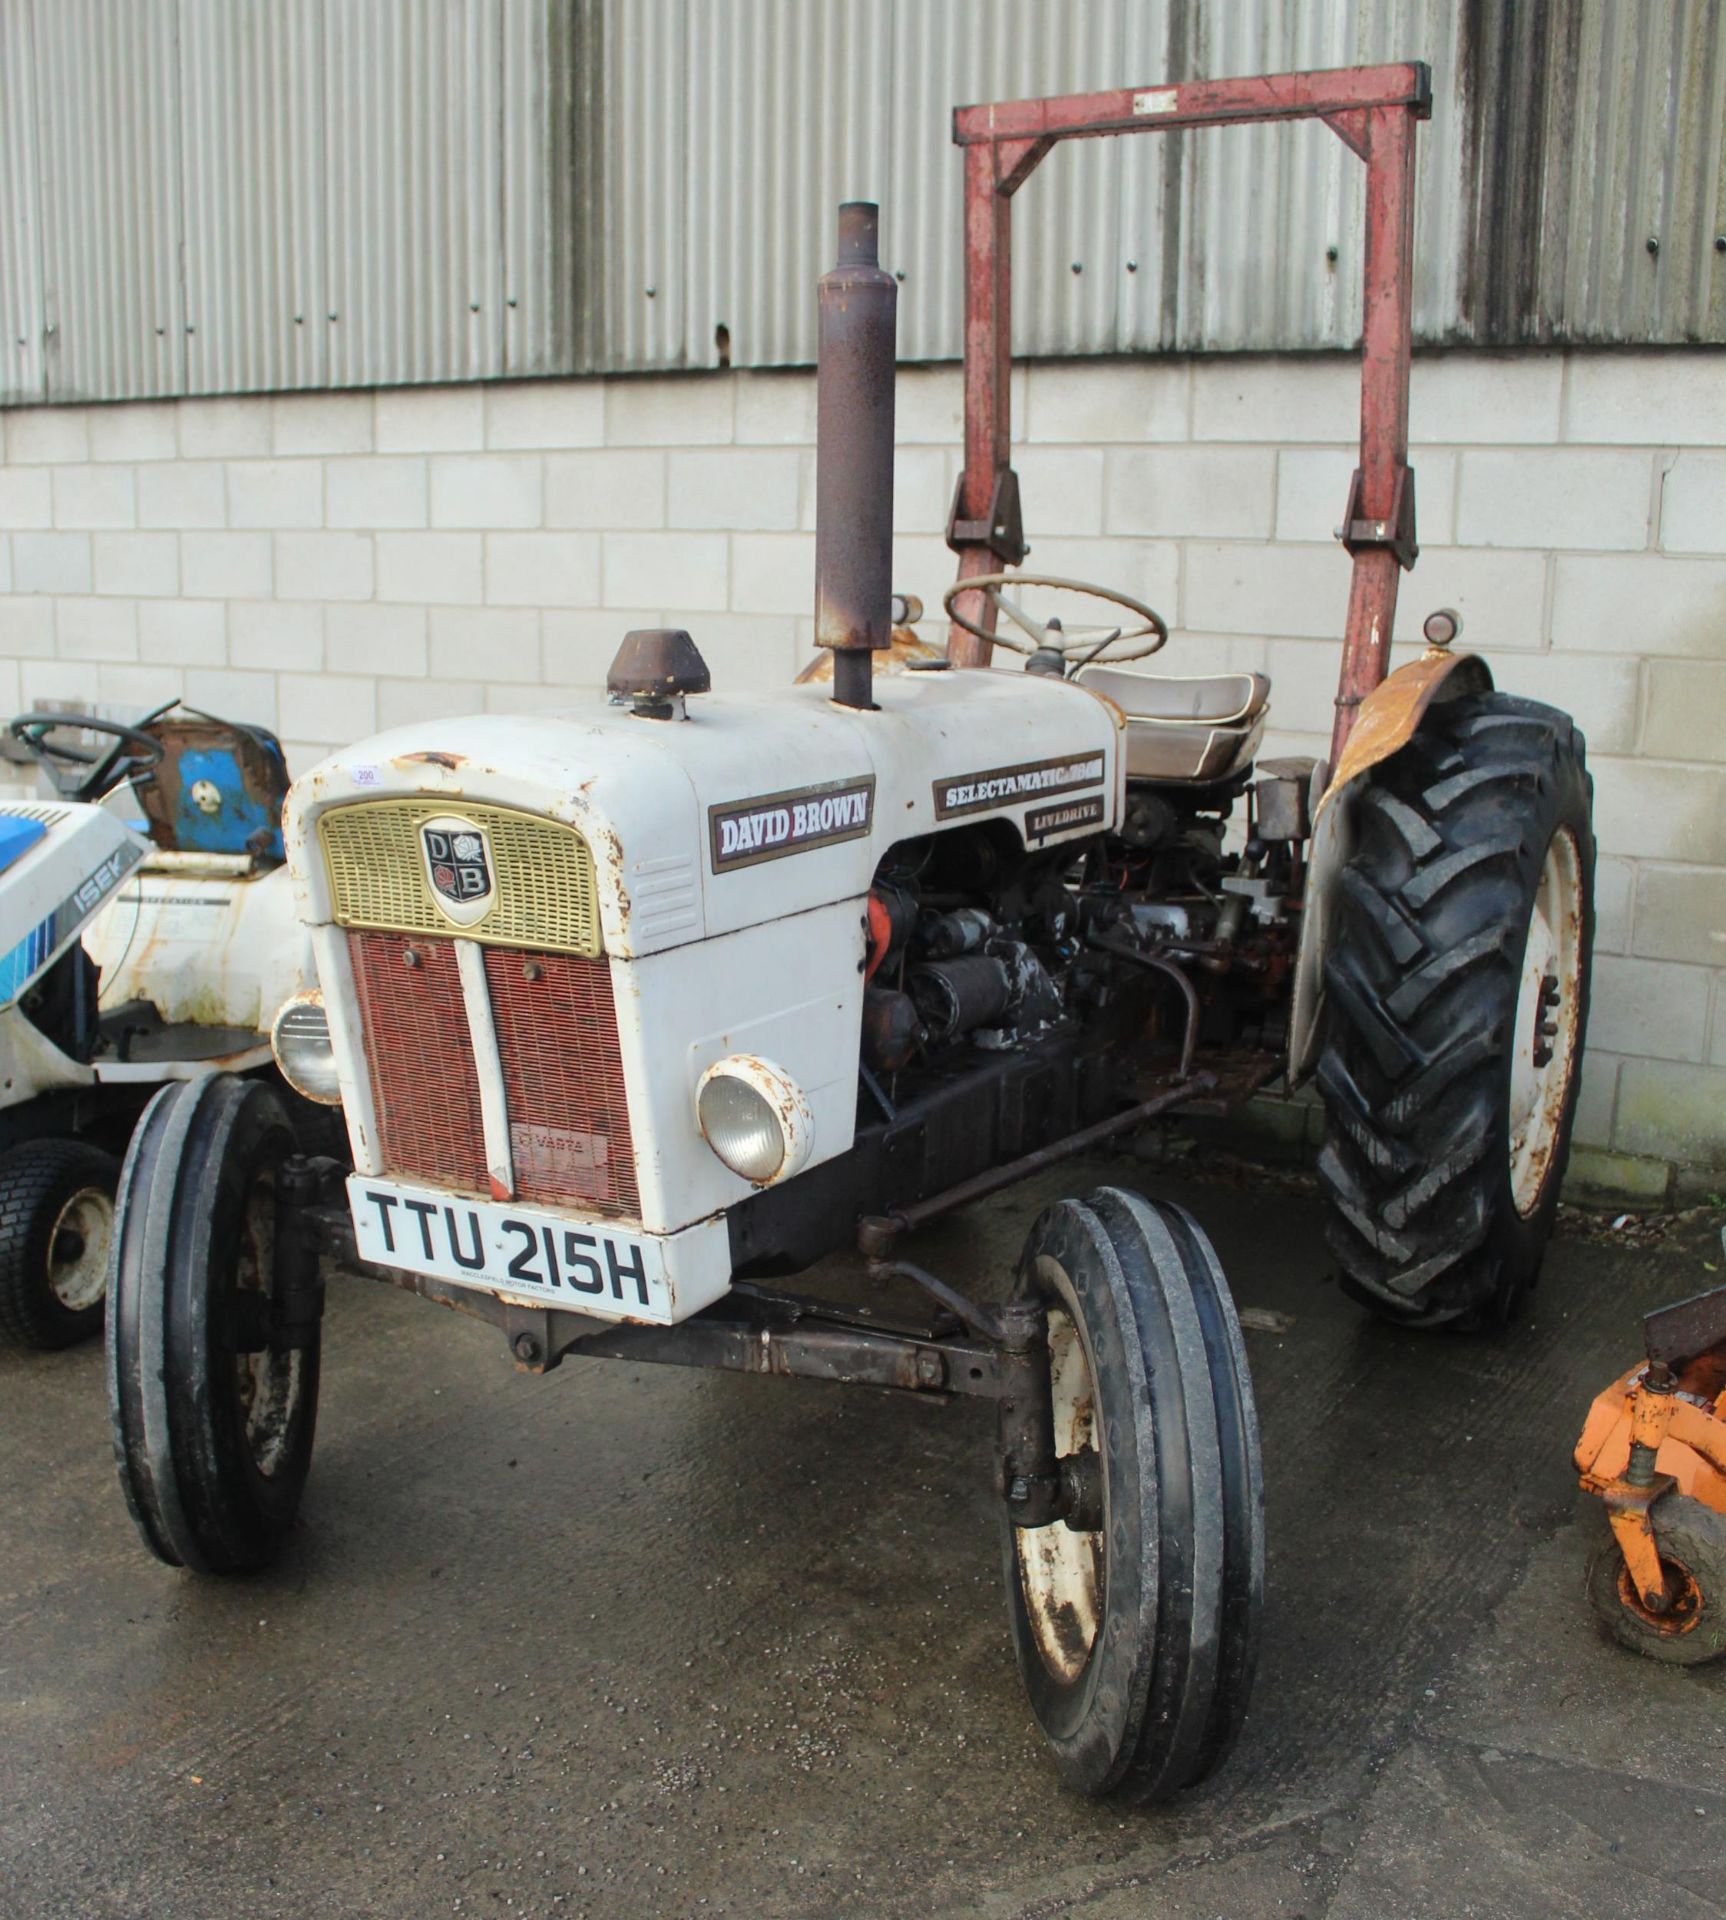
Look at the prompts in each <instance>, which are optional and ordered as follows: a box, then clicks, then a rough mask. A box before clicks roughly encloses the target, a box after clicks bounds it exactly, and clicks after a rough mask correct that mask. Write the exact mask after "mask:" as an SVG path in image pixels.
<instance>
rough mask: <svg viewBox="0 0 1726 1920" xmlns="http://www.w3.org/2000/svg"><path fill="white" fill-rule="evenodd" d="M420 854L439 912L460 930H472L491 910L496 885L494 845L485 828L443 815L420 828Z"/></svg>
mask: <svg viewBox="0 0 1726 1920" xmlns="http://www.w3.org/2000/svg"><path fill="white" fill-rule="evenodd" d="M420 851H421V852H422V853H423V854H424V855H425V868H426V878H427V879H428V880H429V881H430V882H431V889H432V895H433V897H434V898H435V900H436V901H437V906H438V911H439V912H440V913H441V914H442V915H443V916H444V918H445V919H447V920H453V921H454V922H455V924H456V925H457V926H458V927H471V926H473V925H474V924H475V923H476V922H478V921H480V920H483V919H484V918H485V916H486V914H487V913H489V912H490V910H491V905H492V897H493V893H494V890H495V883H494V881H493V878H492V871H493V870H492V858H491V845H490V842H489V840H488V839H487V837H486V831H485V829H484V827H481V826H476V825H475V823H474V822H473V821H471V820H464V819H462V818H461V817H460V816H459V815H457V814H443V815H440V816H439V817H438V818H437V819H436V820H427V821H425V822H424V823H423V824H422V826H421V827H420Z"/></svg>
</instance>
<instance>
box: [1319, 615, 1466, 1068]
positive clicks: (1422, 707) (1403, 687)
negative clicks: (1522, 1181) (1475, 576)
mask: <svg viewBox="0 0 1726 1920" xmlns="http://www.w3.org/2000/svg"><path fill="white" fill-rule="evenodd" d="M1491 690H1492V672H1491V669H1490V668H1489V667H1488V666H1487V664H1486V662H1485V661H1484V660H1483V659H1482V658H1481V657H1480V655H1479V654H1477V653H1451V652H1449V651H1447V650H1446V649H1444V648H1442V647H1428V648H1427V650H1426V651H1425V652H1424V653H1423V654H1422V655H1421V656H1420V658H1419V659H1418V660H1411V661H1410V662H1409V663H1408V665H1407V666H1406V667H1399V668H1398V669H1397V670H1396V672H1395V673H1393V674H1390V675H1389V676H1388V677H1387V678H1386V679H1385V680H1383V681H1382V682H1381V683H1380V684H1379V685H1378V686H1377V687H1375V688H1374V689H1373V691H1372V692H1371V693H1369V694H1368V695H1367V696H1366V698H1365V699H1364V700H1362V702H1361V703H1360V708H1359V711H1358V712H1357V713H1356V715H1355V723H1354V726H1353V728H1352V730H1351V731H1350V733H1349V737H1348V744H1347V746H1346V747H1344V749H1343V754H1342V758H1341V760H1340V761H1338V763H1337V768H1336V772H1335V773H1334V774H1333V775H1332V776H1331V780H1330V784H1329V785H1328V786H1327V787H1326V788H1325V790H1324V797H1323V798H1322V799H1321V800H1320V801H1319V806H1318V817H1317V819H1316V820H1315V821H1314V822H1313V836H1312V843H1311V847H1310V850H1309V853H1308V862H1307V881H1306V899H1305V905H1304V909H1303V911H1302V914H1301V942H1300V956H1299V958H1298V959H1297V961H1296V963H1295V982H1294V1007H1293V1011H1292V1014H1291V1017H1290V1020H1289V1078H1290V1080H1291V1081H1292V1082H1294V1083H1296V1084H1298V1083H1299V1082H1301V1081H1303V1080H1305V1079H1306V1077H1307V1076H1308V1075H1309V1074H1310V1073H1311V1072H1312V1070H1313V1068H1314V1067H1315V1066H1316V1065H1317V1064H1318V1051H1319V1031H1320V1027H1321V1024H1322V1022H1321V1018H1320V1016H1321V1015H1322V1013H1323V1010H1324V957H1325V952H1326V949H1327V947H1328V945H1329V939H1330V920H1331V903H1332V900H1333V898H1334V896H1335V893H1336V888H1337V885H1338V882H1339V881H1340V880H1341V878H1342V874H1343V870H1344V868H1345V867H1347V865H1348V862H1349V858H1350V856H1351V855H1352V853H1353V851H1354V833H1353V808H1352V806H1351V805H1350V800H1351V798H1352V796H1353V794H1354V792H1355V791H1357V790H1358V785H1359V782H1360V779H1361V776H1362V775H1363V774H1365V773H1368V772H1370V771H1371V770H1372V769H1373V768H1374V767H1376V766H1377V765H1378V764H1379V763H1380V762H1381V761H1384V760H1388V759H1389V758H1390V757H1391V755H1392V754H1393V753H1396V752H1397V751H1399V750H1400V749H1401V748H1402V747H1405V746H1406V745H1407V744H1408V742H1409V741H1410V740H1412V739H1413V738H1414V736H1415V733H1416V732H1417V731H1418V730H1419V727H1420V723H1421V721H1422V719H1424V718H1425V715H1426V711H1427V709H1428V708H1429V707H1430V706H1431V705H1432V704H1433V702H1434V701H1435V700H1441V699H1442V700H1451V699H1455V698H1456V696H1457V695H1458V694H1463V693H1490V692H1491Z"/></svg>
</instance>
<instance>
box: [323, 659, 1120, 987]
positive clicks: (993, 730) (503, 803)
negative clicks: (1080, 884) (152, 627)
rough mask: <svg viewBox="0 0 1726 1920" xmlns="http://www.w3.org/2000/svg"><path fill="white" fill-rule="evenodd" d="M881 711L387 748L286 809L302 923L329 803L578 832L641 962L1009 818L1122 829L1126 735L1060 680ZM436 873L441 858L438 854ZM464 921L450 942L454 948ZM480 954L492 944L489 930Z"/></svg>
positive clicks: (1075, 830)
mask: <svg viewBox="0 0 1726 1920" xmlns="http://www.w3.org/2000/svg"><path fill="white" fill-rule="evenodd" d="M875 697H876V700H877V702H878V710H876V711H872V712H859V711H857V710H855V709H852V708H847V707H841V706H837V705H835V704H834V703H833V701H832V700H831V699H830V698H829V696H828V690H827V689H826V688H824V687H821V686H790V687H781V688H775V689H773V690H772V691H770V692H763V693H756V694H738V695H729V696H728V695H724V694H710V695H703V696H700V697H697V698H692V699H691V700H690V701H689V703H688V716H689V717H688V718H687V719H669V720H656V719H649V718H645V717H642V716H639V715H637V714H635V713H633V712H630V711H628V710H627V709H624V708H621V707H617V706H613V705H610V704H608V703H606V702H605V701H604V700H603V699H602V698H601V697H599V696H596V697H595V699H594V702H593V704H592V705H591V707H580V708H572V709H568V710H565V711H561V712H555V713H545V714H538V715H504V714H489V715H476V716H474V717H471V718H468V719H463V720H449V721H438V722H435V723H429V724H428V723H421V724H418V725H415V726H413V727H404V728H399V729H397V730H396V731H394V732H391V733H385V734H379V735H377V736H375V737H374V738H373V739H370V740H367V741H364V742H362V743H360V744H359V745H358V746H355V747H352V748H349V749H347V750H346V751H344V752H342V753H340V754H337V755H336V756H334V757H333V758H331V759H329V760H326V761H324V762H323V763H322V764H321V765H320V766H318V767H316V768H314V769H313V770H312V772H310V773H308V774H307V775H306V776H305V777H304V778H303V779H302V780H300V781H299V782H297V783H296V785H295V786H294V788H293V791H292V793H291V794H290V796H289V800H288V808H287V817H286V840H287V851H288V859H289V863H290V865H291V867H292V870H293V874H294V879H295V885H296V888H297V898H298V904H299V910H300V912H301V914H302V916H303V917H304V918H305V919H306V920H307V921H308V922H310V923H311V924H313V925H322V924H327V923H328V922H330V921H331V920H333V919H335V918H336V917H337V915H336V910H335V901H334V896H333V891H332V885H331V879H330V874H329V871H328V869H327V867H326V864H325V860H324V857H323V852H322V848H321V845H320V830H319V821H320V820H321V819H322V817H323V816H324V815H325V814H327V813H329V812H330V811H331V810H332V809H335V808H346V807H363V806H365V805H367V804H368V803H376V802H379V801H384V800H390V801H398V802H399V801H401V800H404V799H409V800H416V801H424V802H433V803H435V805H436V816H437V818H438V819H442V818H444V817H445V816H447V817H448V818H450V819H451V820H454V821H456V822H459V821H460V820H461V817H462V809H463V807H464V806H469V807H471V806H476V805H489V806H495V807H502V808H509V809H513V810H516V811H518V812H522V813H527V814H531V815H535V816H538V817H540V818H544V819H550V820H557V821H561V822H563V823H564V824H566V825H568V826H571V827H573V828H575V829H576V830H577V831H578V832H579V833H580V834H581V835H582V837H583V839H584V840H585V841H586V843H587V846H588V849H589V851H590V852H591V854H592V857H593V862H594V885H595V891H596V893H597V903H598V911H599V922H600V930H601V932H602V934H603V937H604V944H605V948H606V950H607V951H608V952H609V953H611V954H613V955H618V956H624V957H627V956H631V955H641V954H646V953H651V952H656V951H659V950H661V949H663V948H667V947H674V946H680V945H682V944H684V943H685V942H688V941H691V940H699V939H702V938H708V937H712V936H714V935H717V934H723V933H731V932H735V931H737V930H739V929H741V928H745V927H750V926H755V925H758V924H760V923H761V922H763V921H767V920H782V919H785V918H787V917H789V916H790V915H793V914H797V913H801V912H805V911H808V910H809V909H811V908H814V907H819V906H825V905H828V904H830V903H832V902H833V901H836V900H842V899H860V898H861V897H862V896H863V895H864V894H865V893H867V891H868V889H869V883H870V880H871V877H872V876H873V874H874V871H875V868H876V864H877V862H878V861H879V859H880V857H881V855H882V854H883V853H884V852H885V851H886V849H887V848H888V847H890V846H891V845H893V844H894V843H895V842H896V841H900V840H904V839H908V838H911V837H914V836H916V835H919V834H926V833H930V832H934V831H936V830H938V829H941V828H945V827H948V826H957V825H961V824H964V823H966V822H968V821H972V820H983V819H991V818H993V819H1003V820H1007V821H1010V822H1011V823H1012V824H1013V826H1014V827H1015V828H1016V830H1017V831H1018V832H1019V834H1020V835H1021V837H1022V838H1023V839H1024V840H1025V841H1026V843H1027V844H1028V845H1032V846H1037V847H1043V846H1052V845H1055V844H1058V843H1059V842H1061V841H1063V840H1069V839H1076V838H1083V837H1086V836H1088V835H1090V834H1094V833H1096V832H1097V831H1098V829H1099V828H1100V827H1103V826H1105V825H1112V824H1113V823H1114V822H1115V820H1116V819H1117V818H1118V816H1119V810H1120V804H1121V785H1122V780H1123V777H1124V776H1123V772H1122V764H1123V763H1122V756H1121V753H1120V740H1121V726H1122V720H1121V716H1120V713H1119V710H1118V709H1117V708H1115V707H1114V706H1113V705H1112V704H1111V703H1110V702H1108V701H1106V700H1104V699H1102V698H1100V697H1099V696H1097V695H1095V694H1092V693H1088V692H1087V691H1086V690H1085V689H1084V688H1083V687H1081V686H1076V685H1073V684H1070V683H1067V682H1062V681H1056V680H1051V679H1044V678H1039V677H1035V676H1027V675H1025V674H1022V673H1018V672H986V671H979V670H970V671H966V672H952V671H944V672H926V673H907V674H896V675H892V676H890V677H884V678H882V679H881V680H880V681H878V682H877V685H876V688H875ZM428 858H429V856H428ZM459 915H460V908H459V903H458V904H457V908H456V912H455V914H453V915H452V924H451V926H450V928H449V929H448V931H450V932H451V933H460V932H461V931H462V924H461V922H460V918H459ZM476 933H478V935H479V937H482V938H483V937H484V935H483V933H482V932H479V930H478V929H476Z"/></svg>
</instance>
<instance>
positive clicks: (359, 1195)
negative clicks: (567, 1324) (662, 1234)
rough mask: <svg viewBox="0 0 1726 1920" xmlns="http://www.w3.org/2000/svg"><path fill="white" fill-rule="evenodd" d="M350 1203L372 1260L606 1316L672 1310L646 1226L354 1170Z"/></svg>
mask: <svg viewBox="0 0 1726 1920" xmlns="http://www.w3.org/2000/svg"><path fill="white" fill-rule="evenodd" d="M348 1205H349V1207H350V1208H351V1209H352V1212H353V1217H354V1239H355V1242H356V1244H357V1249H358V1252H359V1256H360V1258H361V1259H362V1260H369V1261H371V1262H373V1263H374V1264H375V1265H377V1266H380V1267H404V1268H406V1269H407V1271H408V1272H409V1273H429V1274H432V1275H434V1276H435V1277H436V1278H437V1279H439V1280H447V1281H449V1282H451V1283H452V1284H453V1285H455V1286H458V1287H475V1288H477V1289H478V1290H479V1291H480V1292H482V1293H498V1294H503V1295H505V1296H506V1297H507V1298H509V1299H512V1300H528V1301H531V1302H532V1303H533V1304H534V1305H535V1306H545V1307H564V1308H567V1309H569V1310H570V1311H571V1312H576V1313H590V1314H594V1315H596V1316H598V1317H599V1318H601V1319H605V1320H624V1319H629V1320H652V1321H657V1322H659V1323H661V1324H668V1323H669V1322H670V1320H671V1318H672V1310H671V1285H670V1280H669V1277H668V1275H667V1273H666V1263H665V1247H664V1244H663V1242H662V1241H660V1240H659V1239H657V1238H656V1237H655V1236H654V1235H653V1234H649V1233H639V1232H634V1233H632V1232H630V1231H629V1230H628V1229H620V1228H617V1227H613V1226H611V1225H609V1224H607V1223H606V1222H603V1221H598V1220H581V1219H575V1218H571V1216H570V1215H568V1214H562V1213H551V1212H547V1211H545V1210H544V1209H542V1208H538V1207H518V1206H515V1205H513V1204H512V1203H511V1202H509V1201H503V1202H498V1201H491V1200H468V1199H464V1198H463V1197H462V1196H461V1195H460V1194H454V1193H440V1192H438V1191H437V1189H436V1188H432V1187H407V1186H403V1185H401V1183H400V1182H399V1181H394V1180H370V1179H367V1178H365V1177H364V1176H363V1175H361V1174H357V1173H356V1174H353V1175H350V1177H349V1179H348Z"/></svg>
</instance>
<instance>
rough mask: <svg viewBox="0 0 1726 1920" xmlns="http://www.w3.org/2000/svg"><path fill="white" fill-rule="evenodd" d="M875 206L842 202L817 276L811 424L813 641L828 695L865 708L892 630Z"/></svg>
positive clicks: (886, 300)
mask: <svg viewBox="0 0 1726 1920" xmlns="http://www.w3.org/2000/svg"><path fill="white" fill-rule="evenodd" d="M880 228H881V209H880V208H879V207H878V206H876V204H875V203H874V202H873V201H872V200H847V201H846V202H845V204H844V205H843V206H842V207H840V209H839V258H838V262H837V264H836V265H835V266H834V267H833V268H832V270H831V271H830V272H828V273H824V274H823V275H822V276H821V280H820V284H819V287H818V289H817V292H816V300H817V304H818V307H819V310H820V349H819V359H818V373H817V379H816V386H817V394H816V427H815V644H816V645H817V646H821V647H831V648H832V649H833V698H834V699H835V700H836V701H837V702H838V703H839V704H840V705H841V706H846V707H862V708H869V707H872V706H873V705H874V704H875V703H874V699H873V697H872V688H873V682H874V670H873V663H872V661H871V660H870V657H869V656H870V655H871V653H874V652H877V651H879V650H881V649H883V648H886V647H888V646H890V645H891V644H892V639H893V608H892V599H893V377H894V357H895V347H896V340H897V330H898V307H899V289H898V287H897V286H896V285H895V283H894V280H893V276H892V274H890V273H887V272H885V271H883V269H882V266H881V260H880Z"/></svg>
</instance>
